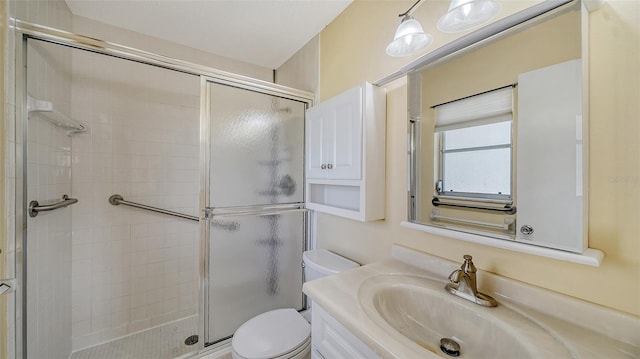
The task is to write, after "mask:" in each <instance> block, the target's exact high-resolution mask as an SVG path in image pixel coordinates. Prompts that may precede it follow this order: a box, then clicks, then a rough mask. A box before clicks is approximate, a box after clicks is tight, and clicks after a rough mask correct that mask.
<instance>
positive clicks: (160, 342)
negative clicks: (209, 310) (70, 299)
mask: <svg viewBox="0 0 640 359" xmlns="http://www.w3.org/2000/svg"><path fill="white" fill-rule="evenodd" d="M197 327H198V317H197V316H193V317H189V318H185V319H182V320H178V321H175V322H171V323H169V324H166V325H163V326H160V327H156V328H151V329H149V330H145V331H143V332H138V333H134V334H131V335H128V336H126V337H123V338H120V339H116V340H114V341H111V342H108V343H104V344H100V345H96V346H93V347H90V348H87V349H82V350H79V351H77V352H74V353H73V354H72V355H71V358H70V359H173V358H175V357H178V356H180V355H183V354H186V353H189V352H191V351H193V350H194V349H195V347H197V345H194V346H187V345H185V344H184V340H185V339H186V338H187V337H188V336H190V335H192V334H195V333H197V332H198V330H197Z"/></svg>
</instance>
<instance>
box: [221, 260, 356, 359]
mask: <svg viewBox="0 0 640 359" xmlns="http://www.w3.org/2000/svg"><path fill="white" fill-rule="evenodd" d="M302 261H303V262H304V275H305V281H309V280H314V279H317V278H320V277H324V276H327V275H332V274H336V273H339V272H342V271H344V270H347V269H350V268H355V267H358V266H359V264H358V263H356V262H353V261H351V260H349V259H346V258H344V257H341V256H339V255H337V254H335V253H332V252H329V251H328V250H326V249H316V250H312V251H306V252H304V253H303V254H302ZM309 308H311V301H310V300H309ZM231 348H232V351H231V356H232V358H233V359H303V358H309V356H310V352H311V325H310V324H309V322H308V321H307V320H306V319H305V318H304V317H303V316H302V315H301V314H300V313H298V311H296V310H295V309H293V308H285V309H276V310H272V311H269V312H266V313H262V314H260V315H257V316H255V317H253V318H251V319H249V320H248V321H246V322H245V323H244V324H242V325H241V326H240V328H238V330H236V332H235V334H234V335H233V339H232V340H231Z"/></svg>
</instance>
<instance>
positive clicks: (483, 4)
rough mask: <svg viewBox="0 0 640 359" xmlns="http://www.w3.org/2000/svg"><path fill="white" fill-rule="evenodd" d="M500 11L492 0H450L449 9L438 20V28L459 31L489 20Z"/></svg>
mask: <svg viewBox="0 0 640 359" xmlns="http://www.w3.org/2000/svg"><path fill="white" fill-rule="evenodd" d="M498 11H500V4H499V3H498V2H497V1H494V0H451V5H450V6H449V11H447V13H446V14H444V15H443V16H442V17H441V18H440V20H438V30H440V31H442V32H460V31H464V30H467V29H470V28H472V27H474V26H477V25H480V24H482V23H484V22H487V21H489V20H491V19H492V18H493V17H494V16H495V15H496V14H497V13H498Z"/></svg>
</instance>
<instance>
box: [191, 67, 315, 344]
mask: <svg viewBox="0 0 640 359" xmlns="http://www.w3.org/2000/svg"><path fill="white" fill-rule="evenodd" d="M212 84H217V85H224V86H231V87H235V88H239V89H243V90H247V91H253V92H257V93H260V94H265V95H270V96H275V97H280V98H283V99H288V100H293V101H298V102H302V103H304V104H305V108H306V109H308V108H309V107H311V106H312V104H313V94H311V93H306V94H303V95H302V96H300V95H301V93H300V92H297V91H296V92H291V91H289V90H288V89H283V88H281V87H280V86H278V85H275V86H272V87H271V86H264V84H261V86H255V85H254V84H252V83H250V82H247V81H234V80H232V79H228V78H221V77H216V76H209V75H202V76H200V208H201V213H200V260H201V262H200V269H201V270H202V271H203V272H202V273H201V275H200V280H201V283H200V314H201V320H200V325H201V326H202V328H201V329H202V330H201V331H200V333H201V334H202V336H203V338H201V340H205V341H206V340H207V338H209V332H210V329H209V320H208V319H209V318H208V314H209V305H210V301H209V291H210V286H209V284H210V283H209V280H210V278H209V270H210V255H209V254H210V253H209V251H210V238H211V222H210V219H211V218H212V216H211V214H212V213H213V212H214V210H213V208H212V207H211V202H210V200H211V196H210V193H211V192H210V190H211V187H210V183H211V182H210V181H211V176H210V175H211V172H210V171H211V116H210V114H211V86H210V85H212ZM305 115H306V113H305ZM303 121H304V119H303ZM303 141H304V139H303ZM303 148H304V145H303ZM303 158H304V157H303ZM303 162H304V163H303V165H302V169H303V172H305V170H306V162H305V160H304V159H303ZM303 178H305V175H304V173H303ZM304 187H305V186H303V191H304ZM302 198H303V201H304V198H306V195H305V193H304V192H303V195H302ZM274 207H276V208H275V209H274V211H273V212H271V214H276V213H278V212H279V211H280V212H288V211H292V210H293V211H295V210H302V211H307V210H306V209H305V208H304V203H300V204H299V205H297V204H296V205H293V207H299V209H295V208H292V205H284V206H274ZM279 207H281V208H279ZM285 207H286V208H285ZM304 221H305V223H304V228H305V238H304V239H303V240H304V244H303V248H305V249H306V248H308V247H309V246H308V241H309V238H310V233H309V218H308V216H305V217H304ZM301 270H302V268H301ZM305 303H306V302H305ZM305 307H306V304H305ZM229 341H230V340H222V341H220V342H217V343H215V344H214V345H213V346H211V348H212V349H214V348H216V347H218V346H222V345H225V344H228V343H229ZM204 344H205V345H207V344H209V343H206V342H205V343H204Z"/></svg>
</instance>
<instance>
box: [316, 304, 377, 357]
mask: <svg viewBox="0 0 640 359" xmlns="http://www.w3.org/2000/svg"><path fill="white" fill-rule="evenodd" d="M331 358H353V359H375V358H380V356H379V355H377V354H376V353H375V352H374V351H373V350H371V348H369V347H368V346H367V345H366V344H364V343H363V342H362V341H361V340H360V339H358V338H357V337H356V336H355V335H353V334H352V333H351V332H349V330H347V328H345V327H344V326H343V325H342V324H340V323H339V322H338V321H337V320H336V319H335V318H333V317H332V316H331V315H330V314H329V313H327V312H326V311H324V309H322V307H320V306H319V305H317V304H314V305H313V309H312V310H311V359H331Z"/></svg>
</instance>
